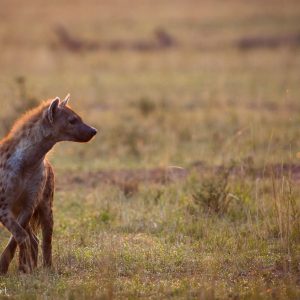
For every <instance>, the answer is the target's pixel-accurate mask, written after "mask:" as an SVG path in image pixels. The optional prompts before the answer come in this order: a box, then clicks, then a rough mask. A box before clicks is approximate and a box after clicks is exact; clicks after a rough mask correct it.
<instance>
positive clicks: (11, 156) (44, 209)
mask: <svg viewBox="0 0 300 300" xmlns="http://www.w3.org/2000/svg"><path fill="white" fill-rule="evenodd" d="M69 99H70V95H69V94H68V95H67V97H66V98H65V99H64V100H63V101H60V99H59V98H58V97H56V98H55V99H53V100H49V101H45V102H43V103H42V104H41V105H40V106H38V107H37V108H35V109H33V110H31V111H29V112H28V113H26V114H25V115H24V116H23V117H22V118H21V119H20V120H18V121H17V122H16V123H15V125H14V126H13V127H12V129H11V131H10V132H9V134H8V135H7V136H6V137H5V138H4V139H3V140H2V141H0V221H1V223H2V224H3V225H4V227H6V228H7V229H8V230H9V231H10V233H11V234H12V237H11V238H10V240H9V242H8V244H7V246H6V248H5V250H4V251H3V253H2V255H1V257H0V274H1V273H2V274H5V273H6V272H7V270H8V267H9V264H10V262H11V260H12V259H13V257H14V254H15V251H16V248H17V246H18V247H19V250H20V254H19V269H20V270H22V271H24V272H30V271H32V270H33V268H34V267H36V265H37V257H38V243H39V241H38V238H37V236H36V230H37V229H38V228H41V231H42V238H43V243H42V252H43V264H44V266H48V267H50V266H51V265H52V245H51V243H52V231H53V214H52V201H53V194H54V173H53V170H52V167H51V165H50V163H49V162H48V160H47V159H46V154H47V153H48V152H49V151H50V150H51V149H52V147H53V146H54V145H55V144H56V143H57V142H61V141H73V142H81V143H85V142H88V141H90V140H91V139H92V138H93V137H94V136H95V135H96V133H97V130H96V129H95V128H93V127H91V126H88V125H86V124H85V123H84V122H83V121H82V119H81V118H80V116H78V115H77V114H76V113H75V112H74V111H73V110H72V109H71V108H70V107H69V106H68V101H69Z"/></svg>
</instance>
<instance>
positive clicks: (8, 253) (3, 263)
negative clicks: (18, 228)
mask: <svg viewBox="0 0 300 300" xmlns="http://www.w3.org/2000/svg"><path fill="white" fill-rule="evenodd" d="M26 231H27V233H28V235H29V238H30V247H31V248H30V251H31V259H32V262H33V267H34V268H36V267H37V261H38V246H39V240H38V237H37V236H36V235H35V234H34V233H33V231H32V229H31V228H30V227H28V228H27V229H26ZM17 246H18V244H17V242H16V240H15V239H14V237H13V236H11V238H10V239H9V242H8V244H7V246H6V248H5V249H4V251H3V253H2V255H1V259H0V274H5V273H6V272H7V270H8V267H9V265H10V263H11V261H12V260H13V258H14V256H15V253H16V249H17ZM25 255H26V252H25V251H21V252H20V259H19V262H20V266H19V269H20V270H22V271H24V272H25V271H26V270H24V268H23V261H24V260H26V257H25ZM21 257H22V258H21Z"/></svg>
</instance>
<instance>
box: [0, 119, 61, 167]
mask: <svg viewBox="0 0 300 300" xmlns="http://www.w3.org/2000/svg"><path fill="white" fill-rule="evenodd" d="M54 144H55V142H54V141H53V140H52V139H51V138H49V137H48V138H47V137H46V136H45V135H44V134H43V124H42V122H41V121H39V120H37V121H36V122H34V123H31V126H24V127H21V128H19V129H18V130H17V131H16V132H14V134H13V135H11V136H9V137H8V138H7V140H6V141H4V143H3V144H2V147H1V150H2V151H1V152H2V155H5V156H6V158H7V164H8V165H9V167H11V168H12V169H14V170H16V171H17V170H19V171H22V172H27V171H30V170H32V171H34V170H35V169H36V168H38V167H39V166H40V165H41V164H43V161H44V159H45V156H46V154H47V153H48V152H49V151H50V150H51V148H52V147H53V146H54Z"/></svg>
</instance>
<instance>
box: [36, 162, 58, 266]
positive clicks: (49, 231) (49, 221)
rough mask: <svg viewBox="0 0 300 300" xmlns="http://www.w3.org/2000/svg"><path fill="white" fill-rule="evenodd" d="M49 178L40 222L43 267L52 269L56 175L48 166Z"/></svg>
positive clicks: (41, 207) (40, 210)
mask: <svg viewBox="0 0 300 300" xmlns="http://www.w3.org/2000/svg"><path fill="white" fill-rule="evenodd" d="M47 170H48V178H47V182H46V186H45V190H44V195H43V201H42V203H41V205H40V207H39V210H38V214H39V222H40V226H41V229H42V238H43V241H42V252H43V266H44V267H52V235H53V212H52V204H53V197H54V173H53V170H52V168H51V166H50V165H49V164H48V166H47Z"/></svg>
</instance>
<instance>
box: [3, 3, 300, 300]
mask: <svg viewBox="0 0 300 300" xmlns="http://www.w3.org/2000/svg"><path fill="white" fill-rule="evenodd" d="M129 5H130V7H132V6H134V7H135V11H134V12H133V11H131V10H129V9H128V6H129ZM5 7H6V9H5V10H3V12H0V15H1V18H0V40H1V43H0V50H1V56H0V66H1V74H0V97H1V111H0V119H1V124H2V125H1V128H0V132H1V135H2V136H3V135H4V134H5V133H6V131H7V129H8V128H9V126H10V125H11V123H12V122H13V120H14V119H15V118H16V117H17V116H18V115H19V114H20V113H21V112H22V111H23V110H26V109H28V108H29V107H31V106H33V105H34V104H35V103H36V101H37V99H44V98H49V97H54V96H56V95H59V96H61V97H63V96H64V95H65V94H67V93H68V92H71V96H72V99H71V104H72V106H73V107H74V108H75V109H76V110H77V111H79V112H80V114H81V115H82V116H83V118H84V119H85V120H86V121H87V122H88V123H90V124H91V125H93V126H95V127H96V128H98V129H100V132H99V134H98V135H97V137H96V139H94V140H93V141H92V142H91V143H90V144H87V145H77V144H71V143H64V144H60V145H57V146H56V148H55V150H54V151H52V153H51V154H50V156H49V157H50V160H51V162H52V163H53V165H54V168H55V170H56V175H57V193H56V196H55V205H54V211H55V234H54V240H53V246H54V268H53V270H43V269H42V268H38V270H36V271H35V272H34V274H32V275H22V274H19V273H18V271H17V265H16V262H14V263H13V265H12V266H11V268H10V271H9V274H8V275H7V276H4V277H1V278H0V299H2V298H3V299H6V298H13V299H60V298H64V299H91V298H97V299H114V298H117V299H121V298H122V299H123V298H128V299H136V298H150V299H165V298H173V299H227V298H232V299H274V298H275V299H276V298H277V299H297V298H299V297H300V286H299V284H300V283H299V276H300V256H299V253H300V237H299V232H300V224H299V217H300V202H299V196H300V190H299V187H298V185H299V172H298V171H297V167H298V164H299V155H298V154H297V153H298V152H299V149H300V144H299V132H300V131H299V121H300V119H299V109H300V106H299V101H298V100H299V99H298V98H299V93H300V88H299V80H300V73H299V68H300V59H299V57H300V56H299V48H297V47H291V46H289V45H283V46H281V47H278V48H257V49H253V50H249V51H242V50H239V49H238V48H237V47H236V41H238V40H239V39H240V38H244V37H248V36H249V37H251V36H256V35H258V36H260V35H263V36H265V35H267V36H268V35H270V36H282V35H285V34H291V33H297V32H299V30H300V22H299V20H300V6H299V3H298V2H297V1H293V0H288V1H284V3H282V1H273V3H272V7H271V6H270V4H269V3H267V2H264V1H260V2H259V3H256V2H253V3H245V2H243V1H237V0H235V1H233V0H231V1H226V2H221V1H194V0H189V1H179V0H178V1H177V0H176V1H172V4H171V3H170V2H169V1H151V2H142V1H138V2H135V3H134V4H132V2H130V3H129V1H118V2H110V1H99V2H98V1H92V0H90V1H88V3H86V2H85V3H84V4H83V2H82V3H81V2H78V3H77V4H76V5H74V4H73V3H71V2H69V1H60V3H59V5H58V4H57V3H52V2H47V3H43V4H42V3H40V2H39V1H34V0H31V1H30V4H28V2H26V3H25V2H24V3H19V4H18V7H17V6H16V5H15V4H14V3H13V2H10V1H7V2H6V3H5ZM58 15H59V16H63V17H61V18H59V20H58V18H57V16H58ZM57 25H63V26H64V27H65V28H67V30H68V31H70V32H71V33H72V35H73V36H75V37H80V38H83V39H87V40H91V41H94V40H95V41H98V42H107V41H108V42H109V41H114V40H122V41H125V42H132V41H140V40H148V39H151V38H152V35H153V31H154V30H155V29H156V28H163V29H165V30H166V31H167V32H168V33H169V34H170V35H171V36H173V37H174V39H176V41H177V43H178V45H177V46H175V47H173V48H170V49H164V50H156V51H137V50H128V49H123V50H119V51H115V52H114V51H107V50H97V51H88V50H86V51H83V52H79V53H77V52H70V51H68V50H66V49H64V48H62V46H61V45H60V43H59V41H58V39H57V37H56V35H55V33H54V29H55V27H56V26H57ZM199 164H200V165H201V164H203V165H205V168H203V170H202V169H200V172H196V171H195V168H194V169H193V168H192V166H194V167H195V166H197V165H199ZM168 166H179V167H183V168H184V169H187V170H191V169H192V170H194V171H191V172H189V175H188V176H187V177H186V178H184V179H182V180H180V181H175V182H165V183H151V182H145V181H143V182H142V181H140V180H139V179H132V181H130V178H129V179H127V181H126V182H125V183H124V186H122V185H121V186H120V185H116V184H105V183H104V182H102V181H101V180H99V182H97V184H92V183H94V182H95V180H94V178H91V176H94V175H95V174H97V172H99V171H101V170H106V171H110V170H123V169H126V170H129V171H130V170H132V171H133V172H134V170H136V169H142V170H147V169H149V168H155V167H162V168H164V167H168ZM218 166H221V168H218ZM283 166H287V167H286V168H284V167H283ZM292 168H294V169H296V171H293V172H289V169H292ZM226 170H231V172H229V173H228V174H227V173H226ZM221 171H222V172H221ZM76 175H80V178H79V179H78V180H77V181H76V180H75V181H76V182H75V183H74V182H73V181H72V178H74V176H75V177H76ZM91 182H92V183H91ZM8 238H9V234H8V232H7V231H5V230H4V229H3V228H0V248H1V249H2V248H3V247H4V245H5V243H6V242H7V240H8Z"/></svg>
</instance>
